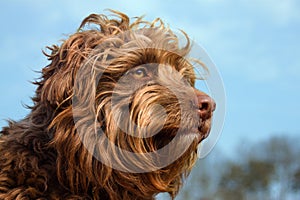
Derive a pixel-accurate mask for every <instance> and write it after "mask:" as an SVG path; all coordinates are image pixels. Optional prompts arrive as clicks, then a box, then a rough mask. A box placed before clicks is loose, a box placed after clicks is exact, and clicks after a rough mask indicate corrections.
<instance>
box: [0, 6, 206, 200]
mask: <svg viewBox="0 0 300 200" xmlns="http://www.w3.org/2000/svg"><path fill="white" fill-rule="evenodd" d="M113 14H114V15H113V17H112V18H108V17H107V16H105V15H96V14H92V15H90V16H89V17H87V18H86V19H85V20H84V21H83V22H82V24H81V26H80V28H79V29H78V31H77V32H76V33H75V34H73V35H70V36H69V37H68V38H67V39H66V40H65V41H63V43H62V44H61V45H60V46H56V45H54V46H52V47H49V49H50V50H51V53H50V54H49V55H48V54H46V53H45V54H46V55H47V57H48V59H49V61H50V64H49V65H48V66H46V67H44V68H43V70H42V76H41V78H40V80H38V81H36V82H35V84H36V85H37V90H36V94H35V96H34V97H33V106H32V107H30V109H31V112H30V113H29V115H28V116H27V117H26V118H24V119H23V120H21V121H19V122H14V121H10V122H9V126H7V127H4V128H3V130H2V131H1V134H2V136H1V138H0V154H1V156H0V199H7V200H8V199H11V200H13V199H22V200H25V199H40V200H41V199H62V200H66V199H93V200H100V199H101V200H107V199H112V200H121V199H124V200H134V199H154V198H155V195H156V194H158V193H161V192H168V193H169V194H170V196H171V197H172V198H175V196H176V194H177V193H178V191H179V189H180V187H181V185H182V181H183V178H184V177H185V176H186V175H188V173H189V172H190V170H191V168H192V167H193V165H194V163H195V160H196V147H197V144H198V142H199V141H197V140H196V139H195V137H192V136H180V137H181V138H182V139H181V143H182V144H186V143H189V144H190V146H189V147H188V149H187V150H186V151H185V152H183V154H182V156H180V158H178V159H177V160H175V161H174V162H173V163H171V164H170V165H168V166H166V167H164V168H162V169H158V170H154V171H149V172H144V173H130V172H126V171H121V170H116V169H113V168H111V167H110V166H107V165H104V164H103V163H102V162H100V161H99V160H97V159H96V158H95V157H93V154H92V153H90V152H89V151H88V150H87V148H86V147H85V146H84V145H83V142H82V140H86V141H88V142H89V145H90V147H91V149H93V151H95V152H94V153H98V154H101V155H102V157H103V158H105V159H107V161H108V162H110V161H112V160H114V162H117V163H118V162H120V164H122V163H121V157H122V155H118V154H109V153H108V148H117V147H120V148H123V149H126V150H128V151H130V152H135V153H145V152H155V151H156V150H157V149H159V148H161V146H164V145H166V144H168V143H169V142H170V140H171V139H172V138H173V137H174V134H176V131H177V130H178V128H179V125H180V122H181V123H182V124H183V125H184V126H185V127H184V128H185V129H187V130H188V129H190V128H192V127H193V126H198V124H197V123H198V122H197V121H195V120H193V117H191V116H192V114H190V113H188V111H189V108H186V110H185V108H184V109H183V110H180V105H179V103H180V102H190V99H189V98H190V97H192V89H189V88H192V87H193V86H194V83H195V75H194V70H193V67H192V65H191V64H190V63H189V62H188V61H187V60H186V59H184V57H185V56H186V55H187V54H188V53H189V50H190V48H191V45H190V42H189V39H188V38H187V36H186V45H184V46H183V47H182V48H180V47H179V42H178V38H177V37H176V35H175V34H174V33H173V32H172V31H171V30H170V29H169V28H168V27H166V26H165V25H164V23H163V22H161V20H160V19H156V20H154V21H153V22H147V21H143V19H142V18H136V19H135V21H134V22H132V23H130V21H129V18H128V17H127V16H126V15H125V14H122V13H119V12H114V11H113ZM130 31H135V33H138V34H128V35H127V36H128V38H126V39H125V38H122V37H120V35H121V36H122V34H127V33H128V32H129V33H130ZM113 36H115V37H113ZM109 44H111V45H109ZM147 63H158V64H160V65H159V66H157V71H158V72H157V73H158V74H157V79H155V81H152V82H151V84H149V85H147V87H143V85H142V87H140V86H139V85H138V84H137V85H135V84H133V85H131V87H130V88H126V84H124V87H125V88H122V86H123V85H122V84H117V83H118V81H121V83H122V81H125V82H126V77H125V79H124V80H122V79H120V78H121V77H122V76H124V74H126V72H127V71H128V70H130V69H133V68H134V67H136V66H139V65H143V64H147ZM164 65H168V66H171V68H173V69H174V70H176V71H178V72H179V73H180V74H181V76H179V75H178V74H177V75H176V73H175V74H174V72H172V71H170V70H169V71H168V69H167V68H164V67H163V66H164ZM107 66H108V67H107ZM79 70H80V72H81V73H82V74H80V76H84V75H85V74H91V72H93V73H92V74H93V75H92V76H91V78H90V79H88V80H85V81H82V82H79V83H76V77H77V78H78V76H77V75H78V74H77V72H78V71H79ZM99 74H101V77H100V75H99ZM172 74H174V76H173V75H172ZM183 77H184V80H183ZM79 78H80V77H79ZM95 81H98V84H96V85H95V84H94V83H95ZM74 84H79V86H78V88H84V89H83V90H82V91H78V92H79V94H80V95H79V96H78V97H77V98H76V101H78V105H81V106H84V105H86V106H88V107H87V108H85V109H86V110H84V109H83V110H80V109H81V108H80V109H79V111H78V110H77V111H76V112H75V111H74V108H73V106H72V102H73V101H74V99H73V98H74V90H75V89H74ZM166 84H169V85H170V86H171V87H173V88H176V89H177V90H178V92H179V94H180V92H182V94H181V95H179V96H175V95H174V94H173V93H172V91H169V90H167V89H166V87H163V86H162V85H166ZM191 86H192V87H191ZM134 87H136V88H134ZM130 89H137V90H136V92H135V93H134V95H131V94H132V93H130ZM126 91H127V93H126ZM113 94H114V95H117V96H116V97H118V98H120V101H119V102H118V103H117V105H116V106H115V107H111V104H110V103H111V101H112V95H113ZM178 98H179V99H178ZM128 101H129V102H130V105H131V110H130V117H129V118H122V114H123V113H122V109H121V108H122V104H124V105H126V102H127V103H128ZM156 104H160V105H161V106H162V107H163V108H164V109H165V111H166V120H165V121H162V119H161V118H160V115H159V111H158V110H156V107H155V106H154V105H156ZM79 107H80V106H79ZM89 108H94V109H90V110H89ZM145 113H146V114H145ZM147 114H148V115H147ZM155 114H157V115H155ZM94 115H95V116H96V119H97V120H96V121H95V120H94V119H93V118H92V117H91V116H94ZM155 116H156V117H155ZM161 116H162V115H161ZM113 117H117V118H118V119H120V123H122V124H123V125H124V126H125V127H127V130H126V131H133V132H134V129H131V128H132V127H130V125H129V123H130V120H132V121H134V122H136V123H137V124H138V125H139V126H149V127H150V128H151V127H152V128H155V127H156V125H157V124H155V123H158V124H159V123H163V122H164V124H163V129H162V130H161V131H160V132H159V133H158V134H157V135H156V136H153V137H149V138H140V137H134V136H128V135H127V134H126V132H125V131H124V130H123V131H122V130H121V129H120V128H118V125H117V124H116V122H115V120H114V118H113ZM150 118H151V120H152V121H154V123H153V124H151V123H149V121H151V120H150ZM74 119H78V121H77V123H78V124H81V125H82V126H80V127H79V128H81V129H84V130H81V131H84V135H81V136H79V134H78V130H77V129H76V127H75V121H74ZM181 120H182V121H181ZM206 123H208V125H207V126H209V123H210V121H208V122H206ZM98 129H102V130H103V131H104V133H103V134H102V135H101V134H99V133H98V132H97V130H98ZM136 131H137V133H135V134H137V135H139V134H142V133H138V130H136ZM105 138H109V140H110V141H112V142H113V143H115V144H116V145H115V147H111V146H109V145H107V144H106V143H105V142H104V140H105ZM112 150H114V149H112ZM169 151H170V154H172V149H170V150H169ZM173 151H176V149H174V150H173ZM113 152H114V151H113ZM122 159H128V161H131V162H133V163H134V160H133V159H132V158H122ZM142 162H145V163H150V165H151V161H149V160H146V158H145V160H143V161H142ZM136 165H137V167H139V163H136Z"/></svg>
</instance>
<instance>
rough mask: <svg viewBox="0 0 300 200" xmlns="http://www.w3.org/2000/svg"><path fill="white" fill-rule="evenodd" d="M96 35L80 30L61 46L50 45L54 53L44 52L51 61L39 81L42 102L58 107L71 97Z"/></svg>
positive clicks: (38, 92)
mask: <svg viewBox="0 0 300 200" xmlns="http://www.w3.org/2000/svg"><path fill="white" fill-rule="evenodd" d="M91 35H92V36H91ZM96 37H97V36H96V35H95V34H93V33H91V32H78V33H75V34H74V35H72V36H70V38H68V39H67V40H66V41H64V42H63V44H62V45H61V46H60V47H59V46H56V45H54V46H52V47H48V49H49V50H51V51H52V53H51V54H46V53H45V52H44V54H45V55H46V56H47V57H48V60H50V61H51V63H50V64H49V65H48V66H46V67H45V68H44V69H43V71H42V80H41V81H40V82H39V83H38V85H39V88H38V90H37V94H38V96H39V95H40V100H41V101H42V102H45V103H49V104H50V105H52V106H56V107H57V106H60V105H61V104H63V103H66V102H67V101H68V100H70V99H71V97H72V93H73V84H74V77H75V75H76V72H77V70H78V69H79V67H80V66H81V65H82V64H83V62H84V60H85V58H86V57H87V56H88V53H89V52H90V51H91V50H92V48H93V46H94V45H93V44H90V43H89V42H91V38H92V39H96Z"/></svg>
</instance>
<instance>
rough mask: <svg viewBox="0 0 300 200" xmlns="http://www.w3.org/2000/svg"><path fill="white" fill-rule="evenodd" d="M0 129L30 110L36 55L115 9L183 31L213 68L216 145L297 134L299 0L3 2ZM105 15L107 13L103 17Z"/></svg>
mask: <svg viewBox="0 0 300 200" xmlns="http://www.w3.org/2000/svg"><path fill="white" fill-rule="evenodd" d="M0 8H1V12H0V18H1V22H0V26H1V32H0V58H1V59H0V93H1V98H0V126H3V125H5V124H6V122H5V121H4V119H7V118H11V119H20V118H22V117H24V116H25V115H26V114H27V113H28V110H26V109H25V108H23V107H22V104H30V97H31V96H33V93H34V89H35V87H34V86H33V85H32V84H30V83H29V81H31V80H33V79H34V78H38V77H39V74H38V73H35V72H34V71H39V70H41V69H42V67H43V66H45V65H46V64H47V63H48V62H47V60H46V58H45V56H43V54H42V53H41V50H43V49H45V46H47V45H52V44H58V43H59V41H60V40H61V39H63V38H66V34H70V33H73V32H74V31H76V29H77V27H78V26H79V24H80V22H81V20H82V19H83V18H84V17H85V16H87V15H89V14H90V13H103V12H104V13H105V11H104V10H105V9H106V8H111V9H116V10H120V11H122V12H125V13H127V14H128V15H129V16H131V17H135V16H141V15H144V14H145V15H146V19H148V20H152V19H154V18H156V17H160V18H162V19H163V20H164V21H165V22H167V23H168V24H170V25H171V27H173V28H175V29H183V30H185V31H186V32H187V33H188V34H189V36H190V37H191V38H192V39H194V40H195V41H196V42H197V43H198V44H201V45H202V46H203V47H204V48H205V49H206V50H207V52H208V54H209V55H210V57H211V58H212V59H213V61H214V62H215V64H216V65H217V67H218V69H219V71H220V73H221V75H222V78H223V81H224V86H225V89H226V96H227V101H226V102H227V103H226V120H225V124H224V129H223V132H222V135H221V137H220V140H219V141H218V144H217V146H219V147H220V148H222V149H225V150H226V151H227V152H231V151H232V149H234V148H235V146H236V144H237V143H238V142H242V141H244V142H245V141H257V140H260V139H264V138H267V137H269V136H271V135H280V134H288V135H294V136H295V135H296V136H297V135H299V136H300V127H299V121H300V113H299V110H300V106H299V102H300V47H299V46H300V37H299V35H300V12H299V10H300V2H299V1H297V0H285V1H280V0H252V1H246V0H241V1H233V0H186V1H171V0H165V1H160V0H151V1H150V0H126V1H124V0H123V1H120V0H114V1H113V0H111V1H108V0H106V1H104V0H99V1H95V0H94V1H91V0H87V1H79V0H64V1H58V0H41V1H34V0H26V1H21V0H9V1H8V0H6V1H1V2H0ZM106 13H107V12H106Z"/></svg>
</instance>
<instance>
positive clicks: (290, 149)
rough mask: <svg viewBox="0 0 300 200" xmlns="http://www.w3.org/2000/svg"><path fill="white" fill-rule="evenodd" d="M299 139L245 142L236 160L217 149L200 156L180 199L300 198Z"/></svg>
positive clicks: (281, 199)
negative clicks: (205, 155) (204, 156)
mask: <svg viewBox="0 0 300 200" xmlns="http://www.w3.org/2000/svg"><path fill="white" fill-rule="evenodd" d="M299 139H300V138H298V139H297V138H287V137H284V136H282V137H272V138H270V139H268V140H265V141H262V142H257V143H254V144H249V143H243V145H242V146H239V148H238V149H237V150H236V152H238V155H237V156H235V157H234V158H233V160H232V159H228V158H226V157H224V155H223V154H222V151H214V152H212V153H211V154H210V155H209V156H208V157H207V158H205V159H203V160H200V162H199V163H198V164H197V167H196V168H195V169H194V170H193V171H192V173H191V177H190V178H189V180H188V181H187V183H188V184H187V185H186V186H185V187H184V188H183V191H182V192H181V194H180V195H179V196H178V197H177V200H195V199H196V200H204V199H205V200H224V199H230V200H257V199H272V200H273V199H274V200H283V199H287V196H289V198H291V197H292V199H299V194H300V157H299V155H300V147H299V145H298V144H299ZM293 197H294V198H293Z"/></svg>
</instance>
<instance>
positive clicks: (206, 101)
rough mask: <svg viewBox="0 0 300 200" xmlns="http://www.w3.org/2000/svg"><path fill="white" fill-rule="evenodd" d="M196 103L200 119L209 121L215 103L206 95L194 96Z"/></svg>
mask: <svg viewBox="0 0 300 200" xmlns="http://www.w3.org/2000/svg"><path fill="white" fill-rule="evenodd" d="M196 95H197V101H198V113H199V114H200V117H201V118H202V119H204V120H205V119H209V118H210V117H211V116H212V112H213V111H214V110H215V109H216V103H215V101H214V100H213V99H212V98H211V97H209V96H208V95H206V94H203V93H202V94H199V93H198V94H196Z"/></svg>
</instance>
